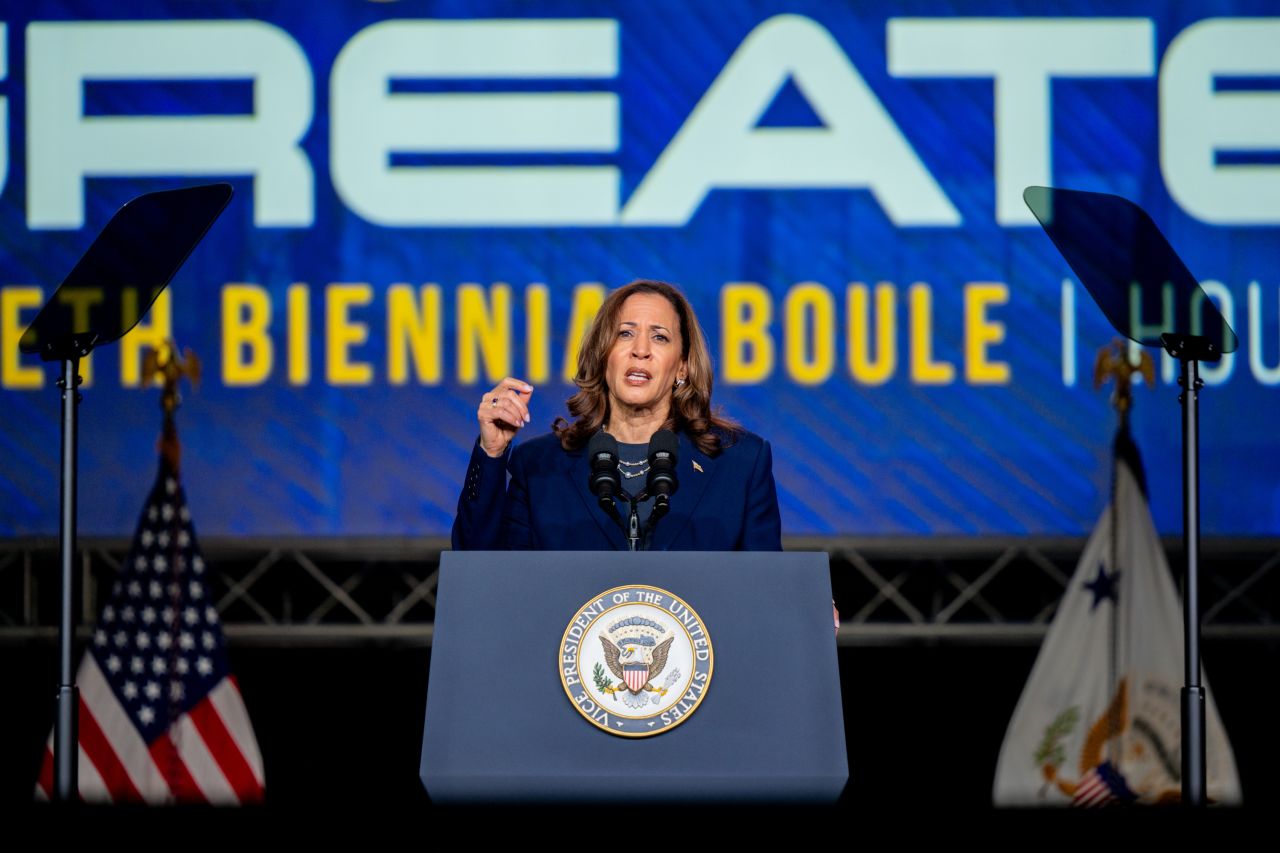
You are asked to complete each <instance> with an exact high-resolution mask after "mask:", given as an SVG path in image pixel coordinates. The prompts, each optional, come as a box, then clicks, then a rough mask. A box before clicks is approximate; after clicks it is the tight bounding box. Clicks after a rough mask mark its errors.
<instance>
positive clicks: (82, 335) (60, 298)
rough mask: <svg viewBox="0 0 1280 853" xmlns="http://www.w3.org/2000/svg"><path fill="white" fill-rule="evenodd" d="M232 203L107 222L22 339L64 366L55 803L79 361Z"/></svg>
mask: <svg viewBox="0 0 1280 853" xmlns="http://www.w3.org/2000/svg"><path fill="white" fill-rule="evenodd" d="M230 200H231V185H230V184H208V185H205V186H198V187H189V188H187V189H180V190H168V191H164V192H155V193H148V194H146V195H141V196H138V197H137V198H135V199H133V200H131V201H129V202H128V203H126V204H125V205H124V206H123V207H121V208H120V210H118V211H116V214H115V216H113V217H111V221H109V222H108V223H107V225H106V227H105V228H104V229H102V233H101V234H99V235H98V237H97V239H95V240H94V241H93V244H92V245H90V246H89V250H88V251H87V252H85V254H84V256H83V257H81V258H80V260H79V261H78V262H77V263H76V265H75V267H74V268H73V269H72V270H71V272H70V273H69V274H68V275H67V277H66V279H65V280H64V281H63V282H62V284H61V285H59V287H58V289H57V290H56V291H55V292H54V294H53V296H51V297H50V298H49V301H48V302H47V303H45V305H44V307H43V308H41V309H40V313H39V314H37V315H36V318H35V320H34V321H32V323H31V326H30V327H29V328H28V329H27V330H26V332H24V333H23V335H22V340H21V341H20V342H19V346H20V348H21V349H22V351H23V352H24V353H28V354H34V353H38V354H39V355H40V357H41V358H42V359H43V360H44V361H56V362H59V363H60V365H61V371H60V372H61V375H60V378H59V379H58V383H57V384H58V389H59V390H60V391H61V393H62V466H61V472H60V476H59V484H60V487H61V504H60V510H59V514H60V519H59V529H58V540H59V552H60V556H61V590H62V593H61V596H60V598H59V608H60V612H59V617H58V709H57V715H56V717H55V720H54V739H53V766H54V799H55V800H57V801H58V802H72V801H74V800H75V799H76V797H77V794H78V790H79V784H78V780H77V775H78V774H77V770H78V766H77V765H78V757H79V737H78V732H77V723H78V718H79V707H80V694H79V690H78V689H77V687H76V683H75V670H74V669H73V668H72V659H71V657H72V648H71V647H72V640H73V639H74V625H73V623H72V603H73V602H74V601H75V575H74V573H73V572H72V561H73V559H74V557H75V551H76V444H77V434H76V428H77V422H78V417H79V412H78V407H79V404H80V400H81V396H80V391H79V387H80V381H81V380H80V376H79V369H80V359H82V358H85V357H86V356H88V355H89V353H91V352H92V351H93V350H94V349H95V348H97V347H100V346H103V345H105V344H109V343H113V342H114V341H117V340H119V339H120V338H121V337H123V336H124V335H125V333H126V332H128V331H129V330H130V329H132V328H133V327H134V326H135V325H137V323H138V321H139V320H140V319H141V318H142V317H143V316H144V315H145V314H146V313H147V311H148V310H149V309H150V308H151V304H152V303H153V302H155V300H156V297H157V296H159V295H160V292H161V291H162V290H164V289H165V287H166V286H167V285H168V284H169V282H170V281H171V280H172V279H173V276H174V274H175V273H177V271H178V268H179V267H181V266H182V264H183V263H184V262H185V261H186V259H187V257H188V256H189V255H190V254H191V252H192V250H194V249H195V247H196V245H197V244H198V243H199V242H200V241H201V240H202V239H203V238H204V235H205V233H206V232H207V231H208V230H209V227H210V226H211V225H213V222H214V220H216V219H217V218H218V216H219V215H220V214H221V213H222V211H223V209H224V208H225V207H226V206H227V202H229V201H230Z"/></svg>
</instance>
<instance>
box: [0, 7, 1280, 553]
mask: <svg viewBox="0 0 1280 853" xmlns="http://www.w3.org/2000/svg"><path fill="white" fill-rule="evenodd" d="M1269 5H1270V4H1266V3H1247V2H1217V3H1212V4H1202V3H1169V2H1119V3H1101V2H1062V3H1034V2H1033V3H1026V2H1020V3H1007V2H973V3H945V2H930V0H919V2H903V3H847V2H816V0H815V2H788V3H783V2H763V0H761V1H760V2H747V0H742V1H741V2H740V1H739V0H724V2H716V3H689V2H667V1H666V0H654V2H646V3H635V2H569V1H568V0H565V1H564V2H486V0H469V2H435V3H413V2H401V3H394V4H387V3H373V2H368V3H365V2H354V0H352V1H351V2H342V3H324V4H316V3H304V2H259V3H252V4H244V3H220V2H202V3H189V2H169V3H165V2H155V0H139V2H132V3H129V4H127V5H126V4H117V3H102V2H58V3H55V2H45V3H40V4H34V5H32V4H17V3H5V4H4V5H3V6H2V7H0V8H3V14H2V15H0V20H2V21H3V23H2V24H0V130H2V131H3V132H2V133H0V242H2V251H0V355H2V359H0V410H2V411H3V412H4V415H3V419H2V420H0V535H7V536H17V535H35V534H49V533H52V532H54V531H55V530H56V518H57V506H58V503H57V502H58V490H57V471H58V411H59V408H58V407H59V401H58V393H57V390H56V388H54V385H53V380H54V375H53V372H52V369H51V368H49V367H48V366H44V365H41V364H40V362H38V361H36V360H34V359H31V358H29V357H27V356H23V355H20V353H19V352H18V346H17V341H18V336H19V335H20V334H21V332H22V329H23V328H24V327H25V325H26V324H27V323H29V322H30V321H31V319H32V318H33V317H34V314H35V311H36V310H37V309H38V307H39V306H40V304H42V302H43V300H44V299H45V298H47V297H48V296H49V295H50V293H51V292H52V290H53V288H54V287H56V285H57V284H58V283H59V282H60V281H61V280H62V278H63V277H64V276H65V275H66V273H67V272H68V271H69V270H70V268H71V266H72V265H73V264H74V262H75V260H76V258H77V257H78V256H79V254H80V253H81V252H83V251H84V249H85V248H87V246H88V244H89V242H90V241H91V240H92V238H93V236H94V235H95V234H96V233H97V232H98V230H100V229H101V227H102V226H103V225H104V224H105V222H106V220H107V219H108V218H109V216H110V215H111V213H112V212H113V211H114V210H115V209H116V208H118V207H119V206H120V205H121V204H123V203H124V202H125V201H126V200H128V199H129V198H130V197H132V196H134V195H136V194H138V193H141V192H145V191H149V190H155V189H161V188H169V187H174V186H187V185H191V184H194V183H199V182H203V181H208V180H227V181H229V182H231V183H232V185H233V186H234V187H235V189H236V197H235V198H234V199H233V201H232V203H231V206H230V207H229V208H228V209H227V211H226V213H225V214H224V215H223V216H222V218H221V219H220V220H219V221H218V222H217V223H216V225H215V226H214V228H213V229H212V231H211V232H210V233H209V235H208V237H207V239H206V240H205V241H204V243H203V244H201V246H200V247H199V248H198V249H197V250H196V252H195V253H194V254H193V255H192V257H191V258H190V260H189V261H188V263H187V264H186V266H185V267H184V268H183V269H182V271H181V272H180V273H179V274H178V276H177V278H176V279H175V280H174V282H173V283H172V285H171V287H170V289H169V290H168V292H167V294H166V295H165V296H164V297H162V298H161V300H160V301H159V302H158V303H157V304H156V306H155V307H154V308H153V310H152V311H151V313H150V315H149V316H148V317H147V318H146V319H145V320H144V321H143V323H142V324H141V325H140V327H139V328H138V329H137V330H135V331H134V332H133V333H131V334H130V335H129V336H128V337H127V338H125V339H124V340H123V341H121V342H120V343H119V344H116V345H113V346H112V347H110V348H104V349H102V350H101V351H98V352H96V353H95V354H94V355H93V357H92V360H91V364H90V365H88V366H87V370H88V372H89V374H90V384H89V386H88V387H87V388H85V389H84V403H83V408H82V424H81V426H82V443H81V474H82V481H81V530H82V532H86V533H90V534H103V535H112V534H124V533H126V532H128V531H129V530H131V529H132V526H133V524H134V521H135V516H134V513H135V512H136V510H137V507H138V506H139V505H140V502H141V500H142V497H143V495H144V494H145V491H146V488H147V484H148V482H149V477H150V473H151V471H152V468H153V465H154V464H155V457H154V441H155V436H156V432H157V427H158V423H159V413H158V409H157V398H158V394H157V392H156V390H155V389H154V388H141V387H139V384H140V383H139V370H138V363H139V359H140V357H141V352H142V351H143V350H144V349H145V348H146V347H147V346H148V345H151V344H153V343H155V342H156V341H158V340H160V339H162V338H165V337H173V338H174V339H176V340H177V342H178V343H179V345H181V346H189V347H191V348H192V349H194V350H195V351H196V352H197V353H198V354H199V355H200V357H201V358H202V359H203V361H204V366H205V371H204V373H205V375H204V381H203V382H202V384H201V385H200V387H199V388H198V389H196V390H194V391H191V392H188V393H187V394H186V402H185V405H184V407H183V409H182V410H181V412H180V429H181V433H182V437H183V441H184V447H185V455H184V469H185V471H184V473H185V477H186V480H187V487H188V491H189V493H190V495H191V505H192V510H193V513H194V516H195V519H196V521H197V522H198V524H199V526H200V529H201V530H202V532H203V533H205V534H214V535H254V536H274V535H303V536H317V535H319V536H326V535H343V536H363V535H396V536H404V535H438V534H442V533H445V532H447V530H448V529H449V525H450V523H451V520H452V515H453V507H454V505H455V502H456V500H457V493H458V489H459V487H460V484H461V479H462V474H463V472H464V468H465V463H466V457H467V455H468V453H469V452H470V449H471V446H472V443H473V441H474V437H475V433H476V427H475V414H474V413H475V408H476V404H477V402H478V401H479V398H480V396H481V395H482V393H483V392H484V391H485V390H487V389H488V388H489V387H491V385H492V384H493V383H494V382H495V381H497V380H498V379H500V378H502V377H503V376H506V375H515V376H519V377H522V378H524V379H526V380H528V381H530V382H531V383H532V384H533V385H534V386H535V387H536V389H537V390H536V391H535V393H534V396H533V402H532V408H533V415H534V426H533V428H535V429H539V430H541V429H546V428H548V427H549V425H550V423H551V421H552V420H553V419H554V418H555V417H556V416H558V415H561V414H564V400H565V399H566V398H567V397H568V395H569V393H570V392H571V389H572V385H571V384H570V382H569V381H568V378H567V373H566V364H568V365H572V363H573V359H574V358H575V355H574V354H575V352H576V348H577V342H578V340H579V339H580V336H581V333H582V331H583V328H584V326H585V324H586V323H587V322H589V320H590V318H591V316H592V315H593V313H594V311H595V310H596V308H597V306H598V304H599V302H600V300H601V298H602V296H603V294H604V293H605V292H606V290H607V288H610V287H616V286H618V285H620V284H623V283H625V282H626V281H628V280H631V279H633V278H639V277H646V278H659V279H665V280H669V281H673V282H676V283H678V284H679V285H681V286H682V287H683V289H684V290H685V291H686V292H687V293H688V295H689V297H690V299H691V300H692V302H693V304H694V307H695V309H696V310H697V312H698V315H699V317H700V319H701V322H702V325H703V327H704V329H705V331H706V333H707V335H708V337H709V340H710V342H711V345H712V350H713V356H714V359H715V362H716V370H717V373H716V383H717V384H716V391H715V400H716V403H717V404H718V405H721V406H723V408H724V411H725V412H726V413H727V414H728V415H729V416H731V417H733V418H735V419H737V420H738V421H740V422H741V423H743V424H744V425H745V426H747V427H748V428H750V429H751V430H753V431H756V432H758V433H760V434H762V435H764V436H765V437H766V438H768V439H769V440H770V441H771V442H772V443H773V447H774V459H775V473H776V475H777V479H778V485H779V490H780V499H781V504H782V512H783V530H784V533H786V534H790V535H858V536H880V535H1019V534H1036V535H1078V534H1081V533H1083V532H1084V531H1086V530H1087V529H1088V528H1089V527H1090V526H1091V525H1092V523H1093V520H1094V519H1095V518H1096V516H1097V513H1098V512H1099V511H1100V509H1101V508H1102V506H1103V504H1104V503H1105V501H1106V496H1107V494H1108V491H1109V453H1110V451H1109V445H1110V437H1111V434H1112V432H1113V430H1114V428H1115V416H1114V414H1113V413H1112V412H1111V410H1110V408H1109V405H1108V400H1107V395H1108V391H1106V390H1102V391H1098V390H1095V389H1094V387H1093V365H1094V359H1095V355H1096V353H1097V351H1098V349H1099V347H1101V346H1102V345H1104V344H1106V343H1108V342H1109V341H1110V340H1111V339H1112V338H1113V337H1114V333H1113V332H1112V331H1111V330H1110V328H1109V327H1108V326H1107V325H1106V322H1105V320H1104V319H1103V317H1102V315H1101V313H1100V312H1099V311H1098V309H1097V308H1096V306H1095V305H1094V304H1093V302H1092V301H1091V299H1090V297H1089V295H1088V294H1087V293H1086V292H1085V291H1084V289H1082V288H1081V287H1080V286H1079V284H1078V283H1077V282H1076V281H1075V279H1074V278H1073V276H1072V273H1071V270H1070V269H1069V268H1068V267H1067V265H1066V263H1065V262H1064V261H1063V260H1062V258H1061V257H1060V256H1059V255H1058V253H1057V252H1056V250H1055V249H1054V247H1053V245H1052V244H1051V243H1050V241H1049V240H1048V238H1047V237H1046V236H1045V235H1044V233H1043V232H1042V231H1041V229H1040V228H1039V226H1038V225H1037V224H1036V223H1035V220H1034V218H1033V217H1032V215H1031V213H1030V211H1029V210H1027V209H1026V207H1025V205H1023V203H1022V201H1021V192H1022V189H1023V188H1024V187H1025V186H1028V185H1033V184H1035V185H1050V186H1058V187H1070V188H1075V189H1083V190H1092V191H1101V192H1110V193H1115V194H1119V195H1122V196H1124V197H1126V198H1129V199H1131V200H1133V201H1135V202H1137V203H1138V204H1140V205H1142V206H1143V207H1145V208H1146V209H1147V210H1148V211H1149V212H1150V213H1151V215H1152V217H1153V218H1154V220H1155V221H1156V222H1157V223H1158V224H1159V226H1160V227H1161V228H1162V229H1163V230H1164V232H1165V234H1166V235H1167V236H1168V238H1169V240H1170V242H1171V243H1172V245H1173V246H1174V247H1176V249H1177V250H1178V251H1179V252H1180V253H1181V254H1182V256H1183V258H1184V260H1185V261H1186V262H1187V265H1188V266H1189V268H1190V269H1191V270H1192V271H1193V273H1194V274H1195V275H1196V276H1197V278H1199V279H1200V280H1201V282H1202V284H1203V286H1204V288H1205V290H1206V291H1207V292H1208V293H1209V295H1210V297H1212V298H1213V299H1214V300H1215V302H1216V303H1217V304H1218V305H1219V307H1220V308H1221V310H1222V311H1223V313H1224V314H1225V315H1226V316H1227V318H1228V319H1229V320H1230V322H1231V323H1232V324H1233V325H1234V327H1235V329H1236V331H1237V333H1238V334H1239V335H1240V339H1241V345H1240V349H1239V351H1238V352H1236V353H1235V354H1233V355H1231V356H1228V357H1227V358H1226V359H1225V360H1224V361H1223V362H1222V363H1221V364H1219V365H1216V366H1206V368H1205V371H1204V373H1205V379H1206V388H1205V390H1204V392H1203V393H1202V395H1201V412H1202V417H1203V425H1202V436H1203V438H1202V455H1203V469H1202V476H1203V488H1204V499H1205V503H1204V509H1203V523H1204V529H1205V532H1206V533H1209V534H1222V535H1276V534H1280V454H1277V452H1276V450H1277V446H1276V442H1275V440H1274V439H1273V435H1274V433H1275V430H1276V427H1275V423H1276V421H1277V420H1278V419H1280V417H1278V416H1280V404H1278V401H1280V396H1278V389H1277V386H1278V385H1280V232H1278V231H1277V228H1278V226H1280V52H1277V51H1276V49H1275V46H1276V45H1278V44H1280V18H1273V17H1266V14H1267V10H1268V7H1269ZM248 16H252V17H248ZM1151 322H1152V323H1153V324H1158V323H1159V322H1160V318H1159V317H1152V318H1151ZM1155 355H1156V356H1157V373H1156V375H1157V381H1156V382H1155V387H1154V388H1138V389H1137V391H1136V394H1137V402H1136V404H1135V410H1134V415H1133V429H1134V433H1135V437H1136V438H1137V441H1138V443H1139V444H1140V445H1141V446H1142V448H1143V450H1144V452H1145V456H1146V460H1147V467H1148V473H1149V479H1150V481H1151V496H1152V502H1153V509H1154V512H1155V516H1156V520H1157V524H1158V525H1159V527H1160V528H1161V530H1162V531H1165V532H1176V531H1177V530H1179V529H1180V520H1179V512H1180V476H1181V475H1180V468H1179V461H1178V460H1179V454H1180V432H1179V408H1178V403H1177V387H1176V365H1175V364H1174V363H1173V362H1171V361H1169V360H1168V359H1167V358H1166V357H1162V356H1160V354H1158V353H1156V354H1155ZM569 373H571V370H569Z"/></svg>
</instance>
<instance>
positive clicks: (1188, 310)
mask: <svg viewBox="0 0 1280 853" xmlns="http://www.w3.org/2000/svg"><path fill="white" fill-rule="evenodd" d="M1023 199H1024V200H1025V201H1026V203H1027V206H1028V207H1030V208H1031V212H1032V213H1034V214H1035V216H1036V219H1038V220H1039V221H1040V224H1041V225H1042V226H1043V227H1044V230H1045V233H1047V234H1048V235H1049V238H1050V239H1051V240H1053V243H1054V245H1055V246H1057V248H1058V251H1059V252H1061V253H1062V256H1063V258H1065V259H1066V261H1067V263H1068V264H1069V265H1070V266H1071V269H1072V270H1073V271H1074V272H1075V274H1076V275H1077V276H1078V277H1079V279H1080V283H1081V284H1083V285H1084V286H1085V288H1086V289H1087V290H1088V291H1089V293H1090V295H1091V296H1093V299H1094V301H1095V302H1097V303H1098V307H1099V308H1101V309H1102V313H1103V314H1105V315H1106V317H1107V320H1108V321H1110V323H1111V325H1112V326H1114V327H1115V329H1116V331H1117V332H1119V333H1120V334H1122V335H1124V336H1125V337H1126V338H1128V339H1129V340H1131V341H1134V342H1135V343H1137V344H1140V345H1142V346H1159V347H1163V348H1164V350H1165V351H1166V352H1167V353H1168V354H1169V355H1170V356H1171V357H1173V358H1175V359H1177V360H1178V363H1179V364H1180V365H1181V374H1180V376H1179V378H1178V384H1179V386H1181V388H1182V393H1181V394H1180V395H1179V397H1178V400H1179V402H1180V403H1181V405H1182V510H1183V514H1182V529H1183V539H1184V542H1185V547H1186V561H1187V562H1186V574H1185V578H1184V582H1183V596H1182V602H1183V631H1184V643H1185V653H1184V657H1183V665H1184V668H1185V684H1184V686H1183V688H1182V802H1183V803H1184V804H1185V805H1188V806H1195V807H1199V806H1203V805H1205V803H1206V800H1207V778H1206V777H1207V769H1206V768H1207V765H1206V761H1205V690H1204V686H1203V685H1202V684H1201V682H1200V595H1199V592H1200V424H1199V394H1200V389H1201V388H1202V387H1204V383H1203V382H1202V381H1201V380H1200V362H1202V361H1204V362H1216V361H1219V360H1220V359H1221V358H1222V355H1223V353H1229V352H1232V351H1234V350H1235V349H1236V346H1237V339H1236V335H1235V333H1234V332H1233V331H1232V330H1231V328H1230V326H1228V325H1227V322H1226V320H1225V319H1224V318H1223V317H1222V315H1221V314H1220V313H1219V311H1218V309H1217V307H1216V306H1215V305H1214V304H1213V303H1212V302H1211V301H1210V300H1209V298H1208V297H1207V296H1206V295H1205V292H1204V291H1203V290H1202V289H1201V288H1200V284H1199V283H1198V282H1197V281H1196V279H1195V277H1194V276H1193V275H1192V274H1191V271H1190V270H1188V269H1187V267H1186V265H1185V264H1184V263H1183V262H1182V259H1181V258H1179V257H1178V254H1177V252H1175V251H1174V250H1173V247H1172V246H1170V245H1169V242H1168V241H1167V240H1165V238H1164V235H1163V234H1161V233H1160V229H1158V228H1157V227H1156V225H1155V223H1154V222H1152V221H1151V217H1150V216H1148V215H1147V213H1146V211H1144V210H1143V209H1142V208H1140V207H1138V206H1137V205H1136V204H1134V203H1132V202H1130V201H1127V200H1125V199H1123V198H1120V197H1119V196H1114V195H1107V194H1105V193H1091V192H1081V191H1079V190H1063V189H1051V188H1048V187H1027V189H1026V190H1025V191H1024V192H1023Z"/></svg>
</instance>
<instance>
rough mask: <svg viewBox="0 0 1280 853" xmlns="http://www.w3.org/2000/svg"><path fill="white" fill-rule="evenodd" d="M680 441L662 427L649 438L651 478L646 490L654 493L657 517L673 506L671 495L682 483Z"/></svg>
mask: <svg viewBox="0 0 1280 853" xmlns="http://www.w3.org/2000/svg"><path fill="white" fill-rule="evenodd" d="M679 449H680V441H679V439H677V438H676V434H675V433H674V432H672V431H671V430H669V429H660V430H658V431H657V432H655V433H654V434H653V437H651V438H650V439H649V479H648V482H647V484H646V487H645V491H646V492H648V493H649V494H650V495H653V498H654V501H653V516H654V518H655V519H657V518H661V517H662V516H664V515H666V514H667V510H669V509H670V508H671V496H672V495H674V494H675V493H676V489H677V488H679V486H680V484H679V482H677V480H676V462H677V461H678V456H679V453H678V451H679Z"/></svg>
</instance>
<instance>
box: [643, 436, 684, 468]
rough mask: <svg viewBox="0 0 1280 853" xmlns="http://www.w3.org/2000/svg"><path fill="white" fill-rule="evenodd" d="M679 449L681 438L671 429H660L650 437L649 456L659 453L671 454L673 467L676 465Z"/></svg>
mask: <svg viewBox="0 0 1280 853" xmlns="http://www.w3.org/2000/svg"><path fill="white" fill-rule="evenodd" d="M679 450H680V440H679V439H678V438H676V434H675V433H674V432H672V431H671V430H669V429H660V430H658V431H657V432H655V433H654V434H653V437H652V438H650V439H649V456H650V457H652V456H654V455H656V454H658V453H666V454H669V458H670V459H671V465H672V467H675V464H676V459H677V454H678V452H679Z"/></svg>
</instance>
